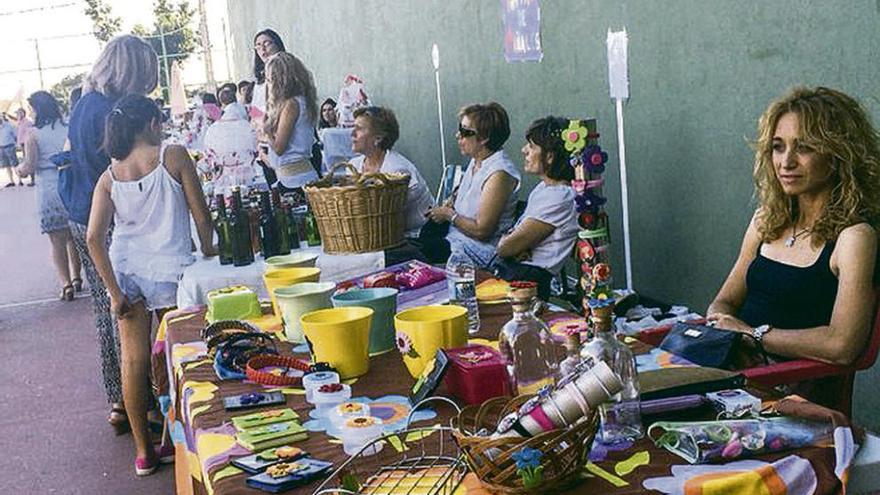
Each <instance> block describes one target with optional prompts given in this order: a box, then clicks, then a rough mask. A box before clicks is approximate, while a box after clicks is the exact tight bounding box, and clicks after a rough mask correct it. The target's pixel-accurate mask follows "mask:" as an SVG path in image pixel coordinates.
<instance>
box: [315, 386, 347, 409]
mask: <svg viewBox="0 0 880 495" xmlns="http://www.w3.org/2000/svg"><path fill="white" fill-rule="evenodd" d="M339 385H340V387H338V388H336V387H334V389H333V390H334V391H333V392H322V391H321V389H320V388H318V389H317V390H315V391H314V392H312V394H313V395H312V403H313V404H315V405H318V404H327V403H336V402H342V401H345V400H348V399H349V398H350V397H351V387H350V386H348V385H346V384H344V383H342V384H339Z"/></svg>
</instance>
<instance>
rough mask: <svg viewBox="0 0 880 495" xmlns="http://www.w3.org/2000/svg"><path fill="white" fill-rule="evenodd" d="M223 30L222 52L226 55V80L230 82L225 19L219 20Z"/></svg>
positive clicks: (229, 60)
mask: <svg viewBox="0 0 880 495" xmlns="http://www.w3.org/2000/svg"><path fill="white" fill-rule="evenodd" d="M220 26H221V27H222V28H223V52H224V54H225V55H226V79H229V80H232V59H230V58H229V35H228V34H227V33H226V19H223V18H222V17H221V18H220Z"/></svg>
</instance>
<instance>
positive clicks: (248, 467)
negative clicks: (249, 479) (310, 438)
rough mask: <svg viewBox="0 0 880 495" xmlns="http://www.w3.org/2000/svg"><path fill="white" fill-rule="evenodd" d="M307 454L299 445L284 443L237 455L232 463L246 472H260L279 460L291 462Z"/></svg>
mask: <svg viewBox="0 0 880 495" xmlns="http://www.w3.org/2000/svg"><path fill="white" fill-rule="evenodd" d="M307 455H308V452H306V451H304V450H303V449H301V448H299V447H292V446H290V445H284V446H282V447H273V448H271V449H266V450H263V451H261V452H257V453H256V454H251V455H249V456H245V457H239V458H238V459H233V460H232V465H233V466H235V467H237V468H241V469H243V470H245V471H247V472H248V473H251V474H257V473H262V472H263V471H264V470H265V469H266V468H267V467H269V466H271V465H273V464H278V463H279V462H291V461H295V460H297V459H301V458H303V457H305V456H307Z"/></svg>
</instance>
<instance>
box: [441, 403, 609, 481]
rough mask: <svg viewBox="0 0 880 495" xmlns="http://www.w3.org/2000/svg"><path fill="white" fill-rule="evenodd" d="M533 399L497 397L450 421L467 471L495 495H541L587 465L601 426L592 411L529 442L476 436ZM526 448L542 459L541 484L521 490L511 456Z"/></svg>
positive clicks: (489, 430)
mask: <svg viewBox="0 0 880 495" xmlns="http://www.w3.org/2000/svg"><path fill="white" fill-rule="evenodd" d="M530 398H531V396H528V395H521V396H519V397H516V398H514V399H511V398H510V397H495V398H493V399H489V400H487V401H486V402H484V403H483V404H481V405H479V406H469V407H466V408H465V409H464V410H462V412H461V413H460V414H459V415H458V416H457V417H455V418H453V420H452V427H453V428H454V430H455V431H454V432H453V436H454V437H455V440H456V441H457V442H458V446H459V447H460V448H461V451H462V453H463V454H464V457H465V460H466V461H467V463H468V467H469V468H470V469H471V471H473V472H474V474H475V475H476V476H477V477H478V478H479V479H480V481H481V482H482V483H483V485H484V486H485V487H486V488H487V489H489V490H491V491H493V492H495V493H512V494H520V493H545V492H548V491H552V490H555V489H558V488H561V487H563V486H564V485H566V484H569V483H571V482H573V481H574V480H575V479H576V478H577V476H578V474H579V473H580V472H581V470H582V469H583V466H584V464H585V463H586V462H587V454H589V451H590V446H591V445H592V444H593V437H594V436H595V434H596V430H597V429H598V426H599V415H598V413H596V412H595V411H593V413H592V414H591V415H590V416H589V417H586V418H583V419H582V420H581V421H579V422H578V423H577V424H575V425H574V426H573V427H571V428H565V429H558V430H552V431H548V432H545V433H542V434H540V435H537V436H534V437H532V438H509V437H508V438H497V439H491V438H489V437H488V436H478V435H477V434H476V433H477V432H481V431H482V432H487V431H488V432H491V431H494V430H495V427H496V425H497V424H498V422H499V421H500V420H501V418H503V417H504V416H506V415H507V414H509V413H511V412H514V411H516V410H517V409H518V408H519V407H520V406H521V405H522V404H524V403H525V402H526V401H527V400H528V399H530ZM524 447H529V448H532V449H537V450H540V451H541V452H542V453H543V454H544V455H543V458H542V459H541V466H543V468H544V469H543V478H544V481H543V484H542V485H541V486H539V487H537V488H528V489H527V488H525V487H524V486H523V482H522V479H521V477H520V475H519V474H518V473H517V468H516V461H515V460H514V459H513V457H512V456H513V454H514V453H516V452H518V451H520V450H521V449H522V448H524Z"/></svg>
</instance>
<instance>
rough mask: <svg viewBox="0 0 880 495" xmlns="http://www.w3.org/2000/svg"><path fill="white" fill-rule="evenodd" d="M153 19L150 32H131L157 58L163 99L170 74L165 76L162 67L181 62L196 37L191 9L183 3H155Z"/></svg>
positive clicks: (139, 29)
mask: <svg viewBox="0 0 880 495" xmlns="http://www.w3.org/2000/svg"><path fill="white" fill-rule="evenodd" d="M153 17H154V20H153V26H152V28H147V27H145V26H141V25H137V26H135V27H134V29H132V34H136V35H138V36H140V37H142V38H144V39H145V40H147V42H149V43H150V45H152V46H153V49H154V50H156V53H157V54H159V84H160V85H161V86H162V92H163V94H164V95H165V98H166V99H167V98H168V88H169V87H170V86H171V81H170V79H169V77H170V74H166V71H165V68H166V66H167V67H168V68H169V69H170V68H171V64H172V63H173V62H174V61H180V62H183V61H184V60H186V59H187V58H188V57H189V56H190V55H191V54H192V53H193V52H195V51H196V48H197V46H198V41H197V36H198V33H197V32H196V30H194V29H193V28H192V23H193V22H192V21H193V19H194V17H195V9H192V8H190V7H189V3H188V2H186V0H178V1H177V2H176V3H174V2H171V1H170V0H155V2H154V3H153ZM163 38H164V47H163V46H162V45H163ZM166 62H167V64H166Z"/></svg>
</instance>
